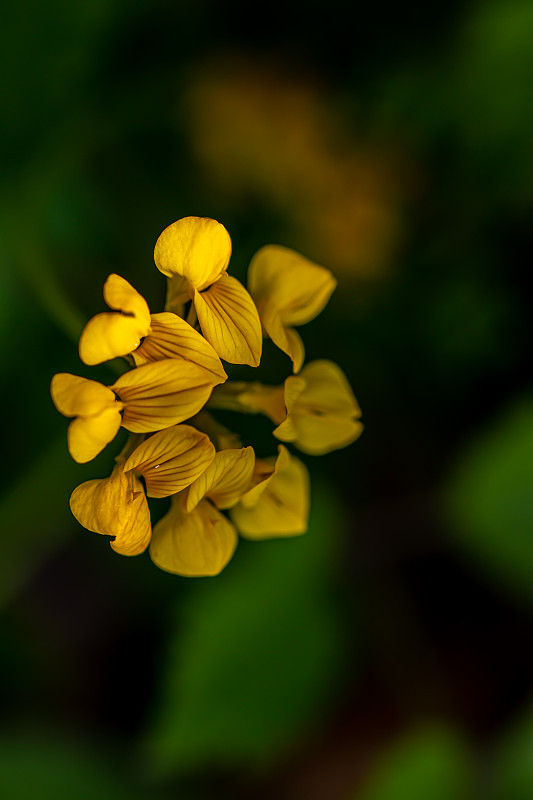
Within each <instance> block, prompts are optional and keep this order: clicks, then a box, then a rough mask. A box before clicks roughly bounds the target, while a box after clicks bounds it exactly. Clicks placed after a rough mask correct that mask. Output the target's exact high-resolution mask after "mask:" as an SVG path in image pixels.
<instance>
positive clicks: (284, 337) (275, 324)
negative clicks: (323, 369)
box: [261, 305, 305, 373]
mask: <svg viewBox="0 0 533 800" xmlns="http://www.w3.org/2000/svg"><path fill="white" fill-rule="evenodd" d="M261 322H262V323H263V328H264V329H265V332H266V333H267V334H268V336H269V337H270V338H271V339H272V341H273V342H274V344H275V345H276V347H279V349H280V350H282V351H283V352H284V353H286V354H287V355H288V356H289V358H290V359H291V361H292V364H293V372H294V373H297V372H299V371H300V370H301V368H302V364H303V363H304V358H305V348H304V344H303V342H302V339H301V337H300V335H299V334H298V333H297V332H296V331H295V330H294V329H293V328H288V327H286V326H285V325H284V324H283V322H282V321H281V315H280V313H279V312H278V311H276V310H275V309H273V308H272V306H270V305H269V306H268V307H266V306H265V308H264V309H263V313H262V315H261Z"/></svg>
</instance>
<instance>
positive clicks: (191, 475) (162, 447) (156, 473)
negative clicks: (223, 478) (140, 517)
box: [124, 425, 215, 497]
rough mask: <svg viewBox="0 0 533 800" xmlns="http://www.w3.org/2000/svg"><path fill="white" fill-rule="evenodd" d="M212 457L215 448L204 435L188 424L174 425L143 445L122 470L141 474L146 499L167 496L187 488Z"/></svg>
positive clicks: (134, 452) (155, 434)
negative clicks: (144, 484) (144, 485)
mask: <svg viewBox="0 0 533 800" xmlns="http://www.w3.org/2000/svg"><path fill="white" fill-rule="evenodd" d="M214 457H215V448H214V446H213V444H212V443H211V441H210V439H209V437H208V436H206V435H205V433H200V432H199V431H197V430H196V428H193V427H191V426H190V425H174V426H173V427H172V428H167V430H164V431H160V432H159V433H154V435H153V436H150V438H149V439H146V440H145V441H144V442H142V444H140V445H139V446H138V447H137V448H136V449H135V450H134V451H133V453H132V454H131V455H130V457H129V458H128V459H127V461H126V462H125V464H124V470H125V471H127V470H130V469H134V470H136V471H137V472H140V473H141V475H142V476H143V477H144V480H145V483H146V494H147V495H148V497H169V496H170V495H172V494H176V493H177V492H180V491H181V490H182V489H185V488H186V487H187V486H190V484H191V483H192V482H193V481H195V480H196V479H197V478H198V477H199V476H200V475H201V474H202V472H204V470H205V469H207V467H208V466H209V464H210V463H211V462H212V461H213V459H214Z"/></svg>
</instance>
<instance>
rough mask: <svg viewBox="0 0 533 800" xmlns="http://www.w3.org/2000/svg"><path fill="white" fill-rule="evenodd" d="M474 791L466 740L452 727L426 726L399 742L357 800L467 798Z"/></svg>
mask: <svg viewBox="0 0 533 800" xmlns="http://www.w3.org/2000/svg"><path fill="white" fill-rule="evenodd" d="M469 797H472V794H471V792H470V763H469V753H468V749H467V745H466V743H465V742H464V741H463V740H462V738H461V737H460V736H459V735H458V734H457V733H456V732H455V731H452V730H447V729H446V728H440V727H429V728H427V729H426V728H424V729H421V730H419V731H416V732H414V733H411V734H409V735H408V736H406V737H405V738H401V739H400V740H398V741H396V742H395V743H394V744H393V745H392V747H391V748H390V750H389V751H388V752H386V753H384V754H383V756H382V758H381V759H380V761H379V763H378V764H377V765H376V767H375V770H374V772H373V774H372V775H371V777H370V780H369V782H368V783H367V785H366V787H365V788H364V789H363V791H362V792H361V793H359V792H358V793H357V795H354V796H353V800H356V798H357V800H464V798H469Z"/></svg>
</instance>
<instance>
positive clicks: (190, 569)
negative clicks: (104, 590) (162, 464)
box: [150, 447, 255, 577]
mask: <svg viewBox="0 0 533 800" xmlns="http://www.w3.org/2000/svg"><path fill="white" fill-rule="evenodd" d="M254 463H255V456H254V451H253V449H252V448H251V447H245V448H242V449H238V450H222V451H220V452H218V453H217V454H216V456H215V458H214V460H213V461H212V462H211V464H210V465H209V467H208V468H207V469H206V470H205V472H204V473H202V475H200V477H199V478H197V480H196V481H195V482H194V483H193V484H191V486H190V487H189V489H188V491H187V492H186V493H185V494H182V495H181V496H179V495H175V496H174V497H173V498H172V507H171V509H170V511H169V512H168V514H166V516H164V517H163V519H162V520H161V521H160V522H158V524H157V525H156V526H155V528H154V533H153V537H152V542H151V545H150V556H151V558H152V560H153V561H154V563H155V564H156V565H157V566H158V567H160V568H161V569H164V570H165V571H166V572H173V573H175V574H177V575H183V576H187V577H199V576H207V575H218V573H219V572H221V571H222V569H224V567H225V566H226V564H227V563H228V562H229V560H230V559H231V557H232V555H233V553H234V551H235V548H236V546H237V532H236V530H235V527H234V525H233V524H232V523H231V522H230V521H229V520H228V519H227V517H225V516H224V515H223V514H221V512H220V511H219V510H218V509H219V508H230V507H231V506H232V505H235V504H236V503H237V502H238V501H239V499H240V497H241V496H242V495H243V494H244V492H245V491H246V488H247V487H248V485H249V483H250V480H251V477H252V473H253V469H254Z"/></svg>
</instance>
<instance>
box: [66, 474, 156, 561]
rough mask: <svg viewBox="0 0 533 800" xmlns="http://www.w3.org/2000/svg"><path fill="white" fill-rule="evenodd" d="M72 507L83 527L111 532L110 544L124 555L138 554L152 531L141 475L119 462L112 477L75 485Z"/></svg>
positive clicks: (146, 544) (144, 548)
mask: <svg viewBox="0 0 533 800" xmlns="http://www.w3.org/2000/svg"><path fill="white" fill-rule="evenodd" d="M70 510H71V511H72V513H73V514H74V516H75V517H76V519H77V520H78V522H79V523H80V525H83V527H84V528H87V530H89V531H93V532H94V533H101V534H103V535H104V536H111V537H112V541H111V542H110V544H111V547H112V548H113V550H115V551H116V552H117V553H120V554H121V555H123V556H136V555H138V554H139V553H142V552H143V551H144V550H146V548H147V547H148V544H149V542H150V537H151V535H152V527H151V523H150V510H149V508H148V503H147V501H146V495H145V493H144V489H143V487H142V483H141V481H140V480H139V478H138V477H137V476H136V475H135V474H134V473H133V472H131V471H130V472H128V473H125V472H124V468H123V466H116V467H115V469H114V470H113V473H112V475H111V477H110V478H104V479H103V480H94V481H86V483H82V484H81V486H78V487H77V489H74V491H73V492H72V495H71V498H70Z"/></svg>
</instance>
